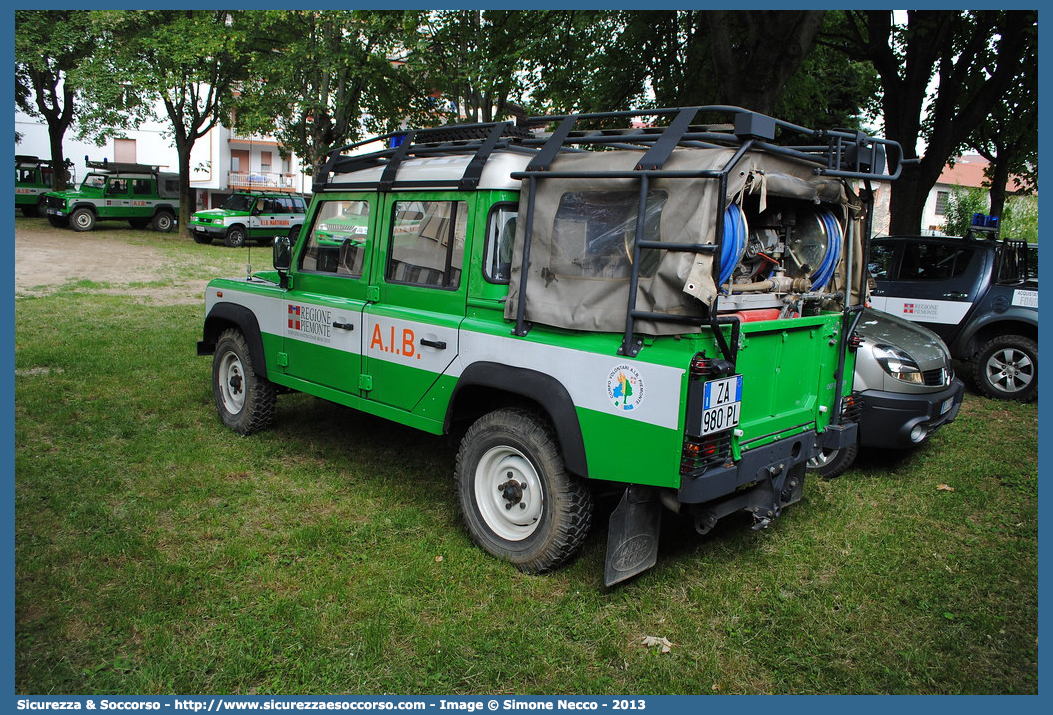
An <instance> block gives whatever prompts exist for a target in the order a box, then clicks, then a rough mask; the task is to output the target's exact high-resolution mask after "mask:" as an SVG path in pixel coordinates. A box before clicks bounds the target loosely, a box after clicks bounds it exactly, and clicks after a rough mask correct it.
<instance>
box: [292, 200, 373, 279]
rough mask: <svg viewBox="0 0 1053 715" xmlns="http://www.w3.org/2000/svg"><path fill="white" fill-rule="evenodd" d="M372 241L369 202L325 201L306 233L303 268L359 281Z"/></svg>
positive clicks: (302, 260) (301, 263) (302, 259)
mask: <svg viewBox="0 0 1053 715" xmlns="http://www.w3.org/2000/svg"><path fill="white" fill-rule="evenodd" d="M368 241H369V203H367V202H365V201H323V202H322V203H321V204H319V206H318V211H317V212H316V213H315V217H314V224H312V226H311V229H310V230H309V231H308V233H307V245H306V246H305V247H304V250H303V257H302V258H301V261H300V268H301V269H302V270H304V271H312V272H319V273H333V274H336V275H338V276H348V277H350V278H358V277H360V276H361V275H362V269H363V265H364V261H365V253H366V246H367V242H368Z"/></svg>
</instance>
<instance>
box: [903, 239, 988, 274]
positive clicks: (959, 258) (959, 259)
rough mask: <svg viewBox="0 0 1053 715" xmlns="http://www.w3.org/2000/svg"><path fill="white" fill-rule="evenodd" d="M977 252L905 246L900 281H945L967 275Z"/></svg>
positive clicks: (932, 245) (961, 248) (952, 247)
mask: <svg viewBox="0 0 1053 715" xmlns="http://www.w3.org/2000/svg"><path fill="white" fill-rule="evenodd" d="M974 253H975V250H974V249H972V248H969V247H968V246H956V245H948V244H935V243H908V244H906V245H904V246H903V259H902V261H901V262H900V269H899V279H900V280H904V281H945V280H949V279H951V278H957V277H958V276H960V275H962V274H963V273H965V269H966V268H967V267H968V266H969V261H970V260H971V259H972V257H973V254H974Z"/></svg>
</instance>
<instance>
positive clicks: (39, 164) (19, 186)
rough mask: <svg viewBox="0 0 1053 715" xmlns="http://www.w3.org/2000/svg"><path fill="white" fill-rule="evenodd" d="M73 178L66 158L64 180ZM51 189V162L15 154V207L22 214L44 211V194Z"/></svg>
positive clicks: (27, 214) (70, 163)
mask: <svg viewBox="0 0 1053 715" xmlns="http://www.w3.org/2000/svg"><path fill="white" fill-rule="evenodd" d="M72 180H73V164H72V162H70V161H69V160H68V159H67V160H66V181H67V182H69V181H72ZM49 191H51V162H50V161H47V160H41V159H40V158H39V157H36V156H27V155H24V154H18V155H16V156H15V208H16V209H19V210H21V211H22V215H23V216H30V217H33V216H40V215H41V214H43V213H44V208H43V198H44V194H46V193H47V192H49Z"/></svg>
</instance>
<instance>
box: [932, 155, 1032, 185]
mask: <svg viewBox="0 0 1053 715" xmlns="http://www.w3.org/2000/svg"><path fill="white" fill-rule="evenodd" d="M990 163H991V162H989V161H987V159H984V158H983V157H982V156H980V155H979V154H966V155H965V156H960V157H958V159H957V160H956V161H955V163H954V166H953V167H951V166H945V167H943V173H942V174H940V178H939V179H937V181H936V183H938V184H948V185H950V186H954V185H956V184H957V185H958V186H973V187H979V186H983V182H984V169H986V168H987V165H988V164H990ZM1021 188H1022V187H1021V186H1020V184H1019V182H1017V181H1016V179H1014V178H1013V177H1009V183H1007V184H1006V190H1007V191H1019V190H1020V189H1021Z"/></svg>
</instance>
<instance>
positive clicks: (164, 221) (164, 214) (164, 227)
mask: <svg viewBox="0 0 1053 715" xmlns="http://www.w3.org/2000/svg"><path fill="white" fill-rule="evenodd" d="M174 225H175V215H174V214H173V213H172V212H171V211H158V212H157V213H155V214H154V218H153V226H154V230H155V231H159V232H161V233H168V232H169V231H171V230H172V227H173V226H174Z"/></svg>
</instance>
